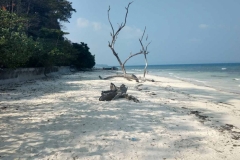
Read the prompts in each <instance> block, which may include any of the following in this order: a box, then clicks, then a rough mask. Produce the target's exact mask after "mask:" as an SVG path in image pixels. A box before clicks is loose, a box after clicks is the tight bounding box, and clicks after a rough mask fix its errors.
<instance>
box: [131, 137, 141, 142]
mask: <svg viewBox="0 0 240 160" xmlns="http://www.w3.org/2000/svg"><path fill="white" fill-rule="evenodd" d="M139 140H140V139H138V138H134V137H133V138H129V141H133V142H134V141H139Z"/></svg>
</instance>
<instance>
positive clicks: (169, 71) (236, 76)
mask: <svg viewBox="0 0 240 160" xmlns="http://www.w3.org/2000/svg"><path fill="white" fill-rule="evenodd" d="M126 68H127V71H128V72H129V73H130V72H131V73H136V74H141V73H143V69H144V66H127V67H126ZM147 70H148V72H149V74H152V75H156V76H164V77H170V78H174V79H180V80H183V81H188V82H191V83H194V84H197V85H202V86H209V87H212V88H215V89H218V90H222V91H226V92H231V93H237V94H240V63H224V64H186V65H149V66H148V68H147Z"/></svg>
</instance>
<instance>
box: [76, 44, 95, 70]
mask: <svg viewBox="0 0 240 160" xmlns="http://www.w3.org/2000/svg"><path fill="white" fill-rule="evenodd" d="M73 48H74V49H75V52H74V53H73V57H74V60H73V61H72V64H73V65H75V66H76V67H77V68H79V69H81V68H92V67H93V66H94V65H95V56H94V55H92V54H91V53H90V51H89V47H88V45H87V44H85V43H83V42H81V43H80V44H78V43H73Z"/></svg>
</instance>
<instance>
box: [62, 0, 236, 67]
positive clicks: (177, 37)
mask: <svg viewBox="0 0 240 160" xmlns="http://www.w3.org/2000/svg"><path fill="white" fill-rule="evenodd" d="M69 1H70V2H72V6H73V8H74V9H76V11H77V12H76V13H73V15H72V18H71V19H70V20H69V21H70V23H64V24H63V25H64V29H65V30H64V31H66V32H69V33H70V34H69V35H67V36H66V37H67V38H68V39H69V40H71V41H72V42H78V43H80V42H85V43H87V44H88V46H89V48H90V52H91V53H92V54H93V55H95V60H96V63H97V64H107V65H119V64H118V61H117V60H116V58H115V57H114V55H113V54H112V52H111V49H110V48H109V47H108V41H111V36H110V32H111V27H110V24H109V22H108V15H107V10H108V7H109V6H111V10H110V19H111V22H112V24H113V26H114V28H115V30H117V29H118V24H121V23H122V22H123V21H124V18H125V13H126V9H125V7H126V6H127V5H128V3H129V2H130V1H129V0H69ZM239 8H240V0H135V1H134V2H133V3H132V4H131V5H130V7H129V13H128V17H127V23H126V26H125V28H124V29H123V30H122V31H121V32H120V34H119V36H118V39H117V41H116V44H115V50H116V52H117V53H118V55H119V56H120V59H121V60H122V61H125V59H126V58H128V57H129V56H130V54H131V53H132V54H134V53H137V52H139V51H140V49H141V45H140V43H139V38H141V36H142V34H143V31H144V28H145V26H146V35H148V40H147V41H146V39H145V38H144V40H143V43H144V44H145V45H146V44H147V43H149V42H150V41H151V44H150V45H149V47H148V51H149V54H148V55H147V59H148V64H149V65H162V64H199V63H238V62H240V9H239ZM144 64H145V61H144V55H138V56H136V57H133V58H131V59H130V60H129V61H128V63H127V64H126V65H144Z"/></svg>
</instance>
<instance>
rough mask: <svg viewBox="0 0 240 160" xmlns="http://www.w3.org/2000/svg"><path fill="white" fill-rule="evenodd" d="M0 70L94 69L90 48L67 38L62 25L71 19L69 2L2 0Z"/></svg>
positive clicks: (54, 0)
mask: <svg viewBox="0 0 240 160" xmlns="http://www.w3.org/2000/svg"><path fill="white" fill-rule="evenodd" d="M0 7H1V8H0V67H1V66H4V67H6V68H17V67H50V66H53V65H75V66H77V67H78V68H92V67H93V66H94V65H95V57H94V55H92V54H91V53H90V52H89V47H88V46H87V44H85V43H83V42H81V43H80V44H78V43H72V42H71V41H69V40H67V39H66V38H64V35H66V34H68V33H65V32H63V31H62V30H61V27H62V25H61V22H68V19H69V18H71V15H72V12H75V9H73V8H72V5H71V2H69V1H67V0H0Z"/></svg>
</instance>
